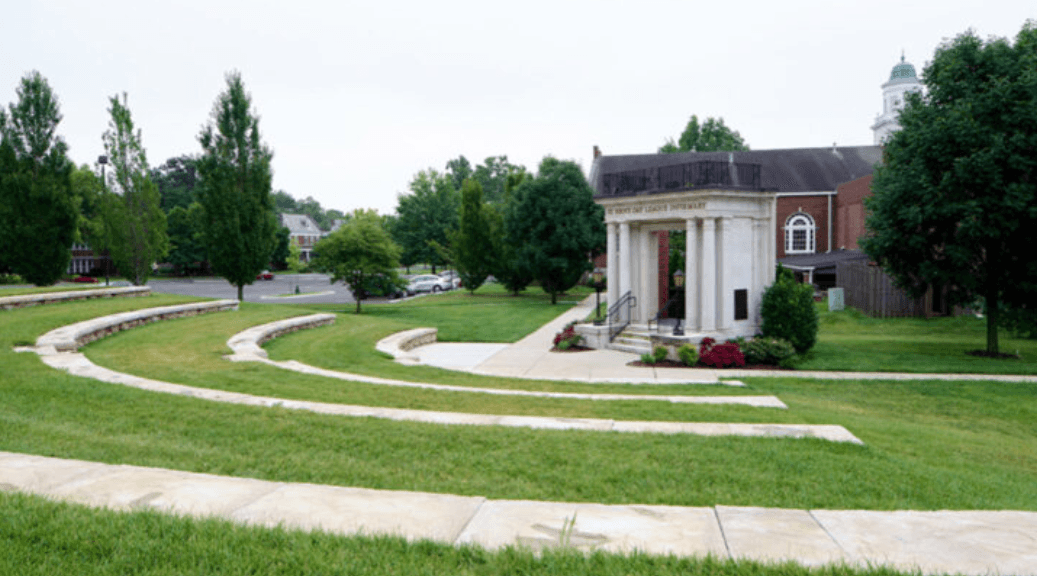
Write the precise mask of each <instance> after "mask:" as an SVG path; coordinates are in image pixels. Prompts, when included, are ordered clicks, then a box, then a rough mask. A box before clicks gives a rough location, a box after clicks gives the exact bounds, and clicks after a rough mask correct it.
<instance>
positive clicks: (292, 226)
mask: <svg viewBox="0 0 1037 576" xmlns="http://www.w3.org/2000/svg"><path fill="white" fill-rule="evenodd" d="M280 217H281V225H282V226H284V227H285V228H287V229H288V238H289V240H294V241H295V242H296V244H298V245H299V248H300V250H301V251H302V254H300V256H299V259H300V260H301V261H303V262H309V261H310V258H311V257H312V254H313V246H314V245H316V244H317V242H319V241H320V239H321V238H322V237H323V236H324V232H323V231H322V230H321V229H320V227H319V226H317V223H316V222H314V220H313V218H311V217H310V216H309V215H307V214H281V215H280Z"/></svg>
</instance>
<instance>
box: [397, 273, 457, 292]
mask: <svg viewBox="0 0 1037 576" xmlns="http://www.w3.org/2000/svg"><path fill="white" fill-rule="evenodd" d="M453 287H454V283H453V282H451V281H450V280H447V279H446V278H441V277H439V276H436V275H435V274H420V275H418V276H414V277H413V278H411V279H410V284H408V285H407V289H408V290H410V291H411V292H442V291H444V290H450V289H452V288H453Z"/></svg>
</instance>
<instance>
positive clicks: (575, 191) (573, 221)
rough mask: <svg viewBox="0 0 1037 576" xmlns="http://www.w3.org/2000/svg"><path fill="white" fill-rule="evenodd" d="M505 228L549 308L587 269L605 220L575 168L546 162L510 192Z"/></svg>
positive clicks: (602, 236)
mask: <svg viewBox="0 0 1037 576" xmlns="http://www.w3.org/2000/svg"><path fill="white" fill-rule="evenodd" d="M507 229H508V232H507V238H508V242H509V243H510V244H512V245H513V246H516V247H517V261H518V264H519V266H520V267H522V268H525V269H527V270H530V271H531V272H532V274H533V275H534V276H535V277H536V278H537V279H538V280H539V281H540V287H541V288H542V289H543V290H544V292H547V293H548V294H550V295H551V303H552V304H555V303H557V301H558V295H559V294H561V293H563V292H565V291H566V290H568V289H570V288H572V287H573V286H575V285H576V283H577V282H579V280H580V277H581V276H582V275H583V273H584V272H587V271H589V270H590V269H591V268H592V266H591V262H590V255H591V252H592V251H594V250H596V249H600V248H601V246H602V245H603V244H604V242H605V216H604V213H603V211H602V208H601V206H599V205H597V204H595V203H594V191H593V190H591V187H590V184H588V183H587V179H586V178H585V177H584V176H583V172H582V171H581V170H580V167H579V166H577V165H576V163H575V162H572V161H562V160H557V159H555V158H551V157H547V158H544V160H543V161H542V162H541V163H540V169H539V171H538V173H537V175H536V177H535V178H531V179H527V180H526V181H524V182H523V183H522V184H521V185H519V187H518V189H517V190H516V191H515V206H514V209H513V210H512V211H511V212H510V214H509V218H508V222H507Z"/></svg>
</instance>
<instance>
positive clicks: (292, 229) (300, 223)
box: [281, 214, 321, 234]
mask: <svg viewBox="0 0 1037 576" xmlns="http://www.w3.org/2000/svg"><path fill="white" fill-rule="evenodd" d="M281 225H282V226H284V227H285V228H287V229H288V233H289V234H320V233H321V230H320V227H319V226H317V223H316V222H314V221H313V218H311V217H310V215H309V214H281Z"/></svg>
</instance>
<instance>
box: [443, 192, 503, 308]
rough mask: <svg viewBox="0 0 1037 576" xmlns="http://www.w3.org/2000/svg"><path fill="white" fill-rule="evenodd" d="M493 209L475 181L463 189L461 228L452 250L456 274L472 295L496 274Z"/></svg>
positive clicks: (452, 243)
mask: <svg viewBox="0 0 1037 576" xmlns="http://www.w3.org/2000/svg"><path fill="white" fill-rule="evenodd" d="M491 210H492V208H490V207H489V206H487V205H486V203H484V202H483V199H482V186H480V185H479V183H478V182H476V181H475V180H472V179H468V180H465V181H464V183H463V184H462V186H461V215H460V227H459V228H458V229H457V230H456V231H453V232H452V233H451V234H450V250H451V252H452V254H453V260H454V265H455V266H456V267H457V274H458V276H460V277H461V283H462V284H463V285H464V287H465V288H467V289H468V291H469V292H475V291H476V290H477V289H478V288H479V287H480V286H482V285H483V282H486V278H487V277H488V276H489V275H490V273H491V272H492V271H493V265H494V261H495V259H496V254H495V253H494V249H493V241H492V215H491V214H490V211H491Z"/></svg>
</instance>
